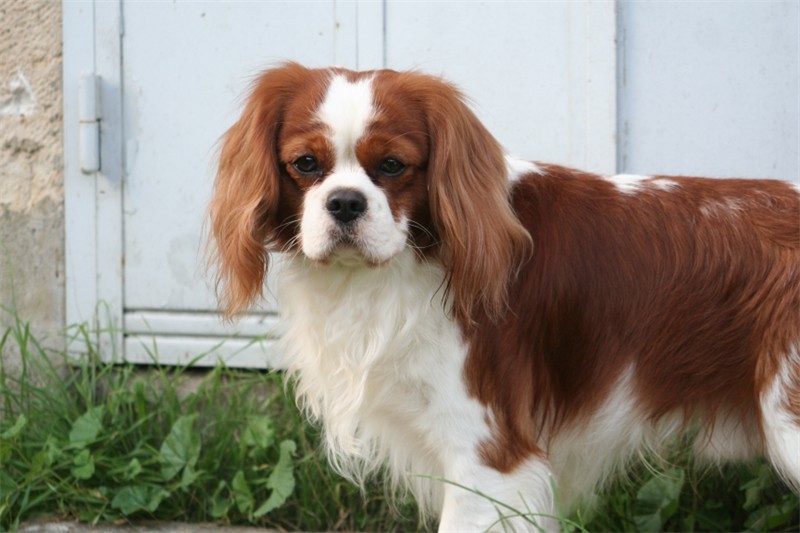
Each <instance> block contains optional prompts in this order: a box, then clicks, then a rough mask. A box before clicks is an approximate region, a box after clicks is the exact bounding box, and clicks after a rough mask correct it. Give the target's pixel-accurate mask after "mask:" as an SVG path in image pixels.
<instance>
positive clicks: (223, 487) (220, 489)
mask: <svg viewBox="0 0 800 533" xmlns="http://www.w3.org/2000/svg"><path fill="white" fill-rule="evenodd" d="M227 489H228V484H227V483H226V482H225V481H224V480H223V481H220V482H219V483H218V484H217V488H216V490H215V491H214V494H212V495H211V516H212V517H213V518H216V519H220V518H225V517H226V516H228V510H229V509H230V508H231V503H232V502H231V499H230V498H228V497H227V496H225V495H224V492H227Z"/></svg>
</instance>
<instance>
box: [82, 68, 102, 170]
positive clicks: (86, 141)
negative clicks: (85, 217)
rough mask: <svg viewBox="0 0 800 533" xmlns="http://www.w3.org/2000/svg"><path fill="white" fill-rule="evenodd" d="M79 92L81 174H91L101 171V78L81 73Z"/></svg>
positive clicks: (89, 73) (92, 74) (91, 73)
mask: <svg viewBox="0 0 800 533" xmlns="http://www.w3.org/2000/svg"><path fill="white" fill-rule="evenodd" d="M78 92H79V98H80V100H79V102H78V120H79V125H78V128H79V131H78V149H79V151H80V155H79V157H80V164H81V172H83V173H84V174H91V173H93V172H98V171H99V170H100V118H101V113H100V110H101V107H100V76H97V75H96V74H95V73H94V72H81V79H80V83H79V87H78Z"/></svg>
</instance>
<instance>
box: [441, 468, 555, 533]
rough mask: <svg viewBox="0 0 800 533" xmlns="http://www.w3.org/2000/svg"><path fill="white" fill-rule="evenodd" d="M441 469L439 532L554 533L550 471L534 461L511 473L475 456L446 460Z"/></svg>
mask: <svg viewBox="0 0 800 533" xmlns="http://www.w3.org/2000/svg"><path fill="white" fill-rule="evenodd" d="M448 463H449V464H448V465H447V467H446V468H445V487H444V506H443V508H442V514H441V519H440V522H439V531H440V532H458V533H462V532H483V531H503V532H505V531H514V532H528V531H537V532H539V531H559V530H560V528H559V525H558V524H559V522H558V519H557V518H556V517H555V509H554V505H553V491H552V482H551V476H550V469H549V468H548V466H547V464H546V462H545V461H543V460H542V459H540V458H538V457H534V458H529V459H528V460H526V461H524V462H523V463H521V464H520V465H519V466H518V467H517V468H515V469H514V470H513V471H512V472H508V473H503V472H499V471H497V470H495V469H493V468H490V467H488V466H486V465H485V464H483V462H482V461H481V459H480V457H478V456H477V455H469V456H467V455H463V456H456V457H451V458H450V461H448Z"/></svg>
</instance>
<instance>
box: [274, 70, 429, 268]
mask: <svg viewBox="0 0 800 533" xmlns="http://www.w3.org/2000/svg"><path fill="white" fill-rule="evenodd" d="M314 75H315V76H318V77H320V76H321V77H322V80H321V82H326V83H327V85H326V91H325V92H324V93H323V94H322V95H319V94H317V95H313V94H310V93H312V92H314V90H313V88H312V89H309V88H308V87H306V88H305V91H306V92H308V93H309V94H308V100H310V101H312V102H313V105H311V106H303V105H297V101H295V102H293V105H289V106H288V107H287V110H286V115H285V121H284V126H283V127H282V128H281V130H280V132H279V134H278V143H277V147H278V158H279V164H280V167H281V179H282V185H283V187H282V188H281V191H282V197H283V198H282V201H283V202H289V201H292V200H294V201H296V202H298V204H297V205H296V208H295V212H296V213H297V217H298V220H297V221H296V222H297V223H296V224H291V223H290V224H291V225H292V226H293V227H292V228H291V232H290V234H291V237H290V238H289V240H288V241H286V242H285V243H284V245H285V246H286V247H288V248H295V247H296V248H297V249H299V250H300V251H301V252H302V253H303V254H304V255H305V256H306V257H307V258H309V259H311V260H313V261H318V262H322V263H330V262H335V261H341V260H346V261H348V262H359V261H361V262H364V263H366V264H368V265H381V264H383V263H385V262H386V261H388V260H390V259H391V258H392V257H394V256H395V255H397V254H398V253H400V252H401V251H402V250H403V249H405V248H406V247H407V246H411V247H415V248H416V249H418V250H421V251H424V250H425V249H426V248H427V247H429V246H430V244H431V240H432V238H433V236H434V235H435V229H434V228H433V227H432V224H431V221H430V206H429V202H428V194H427V190H428V176H427V173H426V168H427V164H428V151H429V146H428V139H427V125H426V123H425V120H424V115H423V112H422V109H406V110H404V112H403V113H402V115H399V116H398V115H397V114H392V111H397V110H390V109H388V108H387V105H386V104H385V103H383V104H381V103H379V102H378V101H377V100H378V98H377V97H378V96H379V95H380V90H381V88H382V86H385V85H386V83H385V81H386V80H385V78H387V77H391V75H390V74H383V75H376V74H375V73H368V74H360V75H353V74H349V75H348V73H344V72H340V73H335V72H334V73H320V72H317V73H315V74H314ZM303 100H305V98H300V99H299V101H303ZM393 117H398V118H402V120H400V121H397V120H395V119H394V118H393ZM398 122H399V123H398ZM412 227H413V228H415V229H416V230H417V231H415V232H413V233H412V232H411V231H410V230H411V228H412ZM287 236H288V235H287ZM420 241H421V242H420Z"/></svg>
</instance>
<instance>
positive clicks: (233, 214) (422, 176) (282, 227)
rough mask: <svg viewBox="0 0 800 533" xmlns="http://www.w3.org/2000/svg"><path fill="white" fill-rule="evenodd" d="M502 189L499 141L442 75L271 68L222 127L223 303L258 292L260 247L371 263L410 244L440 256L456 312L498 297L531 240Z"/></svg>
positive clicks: (424, 256)
mask: <svg viewBox="0 0 800 533" xmlns="http://www.w3.org/2000/svg"><path fill="white" fill-rule="evenodd" d="M508 191H509V183H508V179H507V170H506V164H505V159H504V156H503V153H502V151H501V149H500V147H499V145H498V143H497V142H496V141H495V140H494V138H493V137H491V135H490V134H489V133H488V132H487V131H486V130H485V128H484V127H483V126H482V125H481V123H480V122H479V121H478V120H477V118H475V116H474V115H473V114H472V112H471V111H470V110H469V109H468V108H467V107H466V106H465V105H464V103H463V102H462V100H461V97H460V95H459V93H458V92H457V91H456V90H455V89H454V88H453V87H452V86H450V85H448V84H447V83H445V82H443V81H441V80H439V79H438V78H433V77H429V76H425V75H422V74H417V73H408V72H404V73H401V72H394V71H388V70H381V71H371V72H360V73H357V72H352V71H347V70H344V69H306V68H304V67H301V66H299V65H296V64H288V65H285V66H283V67H280V68H278V69H274V70H270V71H267V72H266V73H264V74H263V75H262V76H261V77H260V78H259V79H258V80H257V82H256V84H255V86H254V89H253V91H252V93H251V95H250V97H249V99H248V101H247V105H246V107H245V110H244V113H243V115H242V117H241V119H240V120H239V121H238V122H237V123H236V124H235V125H234V126H233V127H231V129H230V130H229V131H228V132H227V133H226V135H225V138H224V145H223V148H222V153H221V156H220V165H219V171H218V174H217V181H216V187H215V195H214V198H213V200H212V203H211V207H210V217H211V229H212V232H213V237H214V239H215V242H216V247H217V254H216V259H217V261H218V263H219V266H220V274H219V276H220V281H221V283H222V284H223V292H222V300H223V305H224V306H225V307H226V309H227V311H228V312H229V313H232V312H235V311H237V310H240V309H242V308H245V307H247V306H248V305H249V304H250V303H252V301H253V300H254V298H255V297H257V296H258V295H259V294H260V292H261V285H262V283H263V278H264V274H265V272H266V269H267V266H268V255H267V252H289V253H292V254H296V255H300V256H302V257H303V258H305V259H307V260H309V261H312V262H314V263H317V264H319V265H321V266H323V267H324V266H329V265H334V264H338V265H344V266H346V267H357V266H358V267H360V266H369V267H376V268H380V267H381V266H383V265H385V264H386V263H387V262H389V261H391V260H392V258H393V257H395V256H396V255H398V254H399V253H401V252H402V251H404V250H406V249H413V250H414V251H415V253H417V254H418V256H419V257H420V260H437V261H440V262H441V263H442V265H443V267H444V270H445V272H446V280H445V285H446V288H447V290H446V292H447V293H452V294H453V296H454V298H453V300H454V311H455V313H456V314H457V315H458V314H464V316H465V317H466V316H468V315H469V314H471V312H472V309H471V308H472V306H473V304H475V303H478V304H485V305H486V306H487V307H488V308H497V307H498V306H500V305H501V304H502V300H503V298H504V297H505V286H506V281H507V277H508V273H509V270H511V269H513V264H514V263H515V262H517V261H518V260H519V257H521V255H522V254H523V253H524V250H525V249H526V247H527V245H528V235H527V233H526V232H525V230H524V229H523V228H522V227H521V226H520V225H519V223H518V221H517V220H516V217H515V216H514V214H513V211H512V209H511V207H510V204H509V200H508ZM459 296H461V297H459ZM461 301H463V303H460V302H461Z"/></svg>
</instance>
